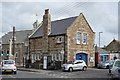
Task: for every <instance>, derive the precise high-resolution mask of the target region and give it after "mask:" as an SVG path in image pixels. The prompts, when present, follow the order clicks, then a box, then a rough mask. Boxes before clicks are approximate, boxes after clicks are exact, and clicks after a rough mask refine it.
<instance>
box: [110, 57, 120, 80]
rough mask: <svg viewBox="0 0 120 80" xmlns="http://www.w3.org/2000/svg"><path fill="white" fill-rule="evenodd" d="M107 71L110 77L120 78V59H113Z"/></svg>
mask: <svg viewBox="0 0 120 80" xmlns="http://www.w3.org/2000/svg"><path fill="white" fill-rule="evenodd" d="M109 72H110V74H111V77H112V78H119V79H120V59H117V60H115V62H114V64H113V65H112V67H111V68H110V71H109Z"/></svg>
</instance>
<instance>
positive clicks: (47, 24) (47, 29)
mask: <svg viewBox="0 0 120 80" xmlns="http://www.w3.org/2000/svg"><path fill="white" fill-rule="evenodd" d="M43 26H44V29H43V30H44V31H43V34H44V36H48V35H49V34H50V33H51V15H50V14H49V9H46V10H45V14H44V16H43Z"/></svg>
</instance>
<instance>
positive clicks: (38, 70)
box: [17, 67, 99, 73]
mask: <svg viewBox="0 0 120 80" xmlns="http://www.w3.org/2000/svg"><path fill="white" fill-rule="evenodd" d="M88 69H91V70H99V69H97V68H88ZM17 70H20V71H29V72H44V73H49V72H57V71H60V70H44V69H35V68H24V67H19V68H17Z"/></svg>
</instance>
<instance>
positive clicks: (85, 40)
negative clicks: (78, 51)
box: [82, 33, 87, 44]
mask: <svg viewBox="0 0 120 80" xmlns="http://www.w3.org/2000/svg"><path fill="white" fill-rule="evenodd" d="M82 43H83V44H87V33H83V41H82Z"/></svg>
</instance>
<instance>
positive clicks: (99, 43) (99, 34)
mask: <svg viewBox="0 0 120 80" xmlns="http://www.w3.org/2000/svg"><path fill="white" fill-rule="evenodd" d="M101 33H103V32H99V48H100V34H101Z"/></svg>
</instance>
